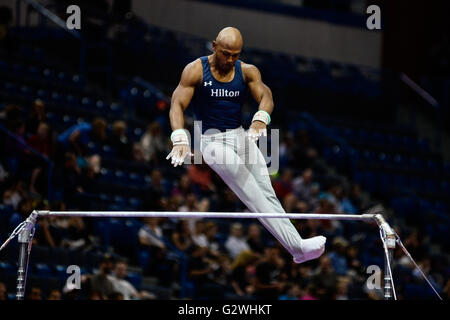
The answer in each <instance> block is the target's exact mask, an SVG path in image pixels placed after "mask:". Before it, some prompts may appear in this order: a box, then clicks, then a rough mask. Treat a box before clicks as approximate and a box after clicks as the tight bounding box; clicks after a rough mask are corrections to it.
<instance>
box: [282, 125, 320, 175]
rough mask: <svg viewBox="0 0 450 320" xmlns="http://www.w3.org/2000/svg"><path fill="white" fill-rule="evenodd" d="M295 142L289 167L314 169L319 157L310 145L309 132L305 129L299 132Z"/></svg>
mask: <svg viewBox="0 0 450 320" xmlns="http://www.w3.org/2000/svg"><path fill="white" fill-rule="evenodd" d="M294 140H295V144H294V148H293V149H292V157H291V159H290V160H291V161H290V163H289V167H291V168H313V169H314V167H315V165H316V162H317V159H318V156H319V155H318V153H317V150H316V149H315V148H314V147H313V146H312V145H311V143H310V140H309V135H308V132H307V131H306V130H304V129H302V130H300V131H298V132H297V133H296V135H295V138H294Z"/></svg>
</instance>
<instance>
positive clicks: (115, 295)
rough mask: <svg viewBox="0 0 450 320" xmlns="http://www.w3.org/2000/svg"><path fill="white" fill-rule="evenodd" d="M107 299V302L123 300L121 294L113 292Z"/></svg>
mask: <svg viewBox="0 0 450 320" xmlns="http://www.w3.org/2000/svg"><path fill="white" fill-rule="evenodd" d="M107 299H108V300H117V301H120V300H124V297H123V294H122V293H120V292H117V291H114V292H113V293H111V294H110V295H109V296H108V297H107Z"/></svg>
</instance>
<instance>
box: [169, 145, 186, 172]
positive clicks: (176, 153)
mask: <svg viewBox="0 0 450 320" xmlns="http://www.w3.org/2000/svg"><path fill="white" fill-rule="evenodd" d="M191 155H192V153H191V147H190V146H189V145H177V146H173V148H172V151H171V152H170V153H169V154H168V155H167V157H166V159H167V160H168V159H170V158H172V164H173V166H174V167H176V166H181V165H182V164H183V162H184V159H185V158H186V157H187V156H191Z"/></svg>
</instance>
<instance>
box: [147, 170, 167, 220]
mask: <svg viewBox="0 0 450 320" xmlns="http://www.w3.org/2000/svg"><path fill="white" fill-rule="evenodd" d="M161 182H162V174H161V171H160V170H158V169H154V170H153V171H152V173H151V185H150V187H149V188H148V189H147V192H146V194H145V199H144V201H143V204H142V210H143V211H163V210H164V205H163V202H164V201H166V198H165V191H164V188H163V186H162V183H161Z"/></svg>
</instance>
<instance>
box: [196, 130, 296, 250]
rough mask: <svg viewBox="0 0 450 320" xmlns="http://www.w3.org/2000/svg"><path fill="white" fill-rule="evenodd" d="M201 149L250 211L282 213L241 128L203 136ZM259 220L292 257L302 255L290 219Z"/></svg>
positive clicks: (255, 148) (260, 159) (253, 146)
mask: <svg viewBox="0 0 450 320" xmlns="http://www.w3.org/2000/svg"><path fill="white" fill-rule="evenodd" d="M200 149H201V152H202V155H203V158H204V159H205V162H206V163H207V164H208V165H209V166H210V167H211V168H212V169H213V170H214V171H215V172H216V173H217V174H218V175H219V176H220V177H221V178H222V179H223V181H224V182H225V183H226V184H227V185H228V187H229V188H230V189H231V190H232V191H233V192H234V193H235V194H236V195H237V197H238V198H239V199H240V200H241V201H242V202H243V203H244V204H245V205H246V206H247V208H248V209H249V210H250V211H251V212H258V213H285V211H284V209H283V207H282V206H281V204H280V201H279V200H278V198H277V196H276V195H275V191H274V190H273V188H272V184H271V181H270V177H269V173H268V169H267V165H266V162H265V159H264V156H263V155H262V153H261V151H260V150H259V148H258V146H257V145H256V143H255V142H253V141H250V140H249V138H247V136H246V132H245V130H244V129H243V128H242V127H239V128H237V129H233V130H229V131H227V132H223V133H216V134H211V135H208V134H203V135H202V137H201V141H200ZM258 219H259V221H260V222H261V223H262V224H263V225H264V226H265V227H266V228H267V229H268V230H269V231H270V233H272V235H273V236H275V238H277V239H278V241H280V243H281V244H282V245H283V246H284V247H285V248H286V250H288V251H289V253H290V254H291V255H292V256H293V257H296V256H298V255H302V250H301V246H300V242H301V241H302V238H301V237H300V235H299V233H298V232H297V229H295V227H294V225H293V224H292V223H291V221H290V220H289V219H277V218H258Z"/></svg>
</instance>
